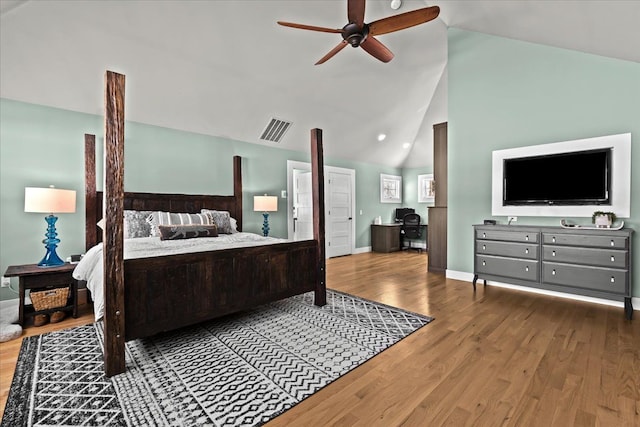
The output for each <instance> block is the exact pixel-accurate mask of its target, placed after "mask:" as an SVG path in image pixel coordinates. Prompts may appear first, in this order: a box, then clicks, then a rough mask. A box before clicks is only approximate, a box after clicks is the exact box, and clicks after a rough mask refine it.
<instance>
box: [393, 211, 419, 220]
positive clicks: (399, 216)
mask: <svg viewBox="0 0 640 427" xmlns="http://www.w3.org/2000/svg"><path fill="white" fill-rule="evenodd" d="M415 211H416V210H415V209H414V208H396V222H402V220H403V219H404V216H405V215H406V214H408V213H414V212H415Z"/></svg>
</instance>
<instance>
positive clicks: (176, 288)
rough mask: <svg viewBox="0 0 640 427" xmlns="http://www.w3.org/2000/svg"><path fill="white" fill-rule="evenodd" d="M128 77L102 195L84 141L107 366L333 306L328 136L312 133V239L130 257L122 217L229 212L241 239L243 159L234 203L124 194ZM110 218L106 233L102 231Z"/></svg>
mask: <svg viewBox="0 0 640 427" xmlns="http://www.w3.org/2000/svg"><path fill="white" fill-rule="evenodd" d="M124 85H125V76H124V75H121V74H117V73H113V72H110V71H107V73H106V75H105V138H104V150H105V154H104V155H105V168H104V176H105V188H104V192H99V191H96V173H95V161H96V157H95V136H94V135H85V197H86V227H85V232H86V247H87V249H89V248H90V247H92V246H94V245H95V244H96V243H98V242H99V241H102V242H103V253H104V258H103V263H104V283H105V286H104V306H105V309H104V334H105V341H104V366H105V374H106V375H107V376H112V375H116V374H119V373H122V372H124V371H125V369H126V367H125V341H128V340H132V339H136V338H142V337H148V336H151V335H154V334H157V333H159V332H164V331H169V330H173V329H177V328H180V327H183V326H187V325H192V324H195V323H199V322H202V321H205V320H210V319H213V318H216V317H220V316H224V315H226V314H230V313H234V312H238V311H241V310H245V309H249V308H253V307H255V306H257V305H260V304H264V303H267V302H270V301H276V300H279V299H283V298H287V297H290V296H293V295H297V294H301V293H304V292H309V291H314V292H315V294H314V296H315V300H314V303H315V304H316V305H319V306H321V305H324V304H325V303H326V283H325V241H324V180H323V154H322V131H321V130H320V129H312V130H311V163H312V165H311V166H312V185H313V190H312V191H313V202H314V207H313V223H314V238H313V240H307V241H298V242H286V243H277V244H273V245H268V246H258V247H250V248H234V249H226V250H218V251H210V252H198V253H189V254H179V255H169V256H161V257H154V258H142V259H128V260H124V257H123V244H124V238H123V211H124V209H133V210H159V211H167V212H190V213H197V212H200V209H202V208H208V209H217V210H226V211H229V212H230V214H231V216H232V217H234V218H236V220H237V221H238V229H239V230H242V173H241V167H242V160H241V158H240V157H238V156H235V157H234V158H233V175H234V179H233V195H232V196H206V195H187V194H154V193H132V192H125V191H124V188H123V183H124V161H123V159H124ZM101 218H104V226H103V230H102V231H101V230H100V229H99V228H97V226H96V224H97V222H98V221H99V220H100V219H101Z"/></svg>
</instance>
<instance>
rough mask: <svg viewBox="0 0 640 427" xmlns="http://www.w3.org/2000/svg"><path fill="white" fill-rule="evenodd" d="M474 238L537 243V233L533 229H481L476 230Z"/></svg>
mask: <svg viewBox="0 0 640 427" xmlns="http://www.w3.org/2000/svg"><path fill="white" fill-rule="evenodd" d="M476 239H484V240H503V241H506V242H522V243H538V233H537V232H535V231H505V230H487V229H483V230H476Z"/></svg>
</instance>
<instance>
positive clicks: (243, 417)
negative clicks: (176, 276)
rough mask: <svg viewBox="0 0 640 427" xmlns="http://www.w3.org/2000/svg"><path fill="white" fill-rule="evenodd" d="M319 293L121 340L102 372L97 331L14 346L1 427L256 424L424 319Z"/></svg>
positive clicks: (75, 330) (422, 323)
mask: <svg viewBox="0 0 640 427" xmlns="http://www.w3.org/2000/svg"><path fill="white" fill-rule="evenodd" d="M431 320H433V319H432V318H430V317H427V316H422V315H419V314H415V313H410V312H407V311H404V310H400V309H398V308H394V307H390V306H386V305H383V304H379V303H374V302H372V301H368V300H365V299H362V298H357V297H354V296H352V295H348V294H344V293H340V292H336V291H327V305H326V306H324V307H316V306H314V305H313V293H307V294H303V295H299V296H295V297H292V298H288V299H286V300H282V301H278V302H275V303H271V304H267V305H265V306H261V307H258V308H256V309H255V310H251V311H246V312H243V313H239V314H236V315H232V316H228V317H224V318H222V319H217V320H214V321H210V322H208V323H204V324H201V325H197V326H194V327H190V328H185V329H181V330H178V331H175V332H171V333H166V334H162V335H158V336H155V337H153V338H147V339H140V340H134V341H130V342H128V343H127V345H126V351H127V354H126V358H127V359H126V360H127V371H126V373H124V374H121V375H116V376H114V377H112V378H107V377H105V376H104V367H103V360H102V357H103V354H102V340H103V334H102V325H101V323H96V324H93V325H87V326H83V327H78V328H72V329H67V330H63V331H59V332H53V333H49V334H44V335H40V336H33V337H28V338H25V339H24V340H23V343H22V348H21V350H20V356H19V359H18V364H17V367H16V373H15V376H14V379H13V383H12V385H11V390H10V392H9V398H8V400H7V405H6V408H5V413H4V417H3V420H2V426H5V425H6V426H22V425H25V426H26V425H29V426H31V425H32V426H52V425H56V426H59V425H74V426H75V425H99V426H142V425H144V426H197V425H206V426H251V425H261V424H263V423H265V422H267V421H269V420H270V419H272V418H274V417H276V416H277V415H278V414H281V413H282V412H284V411H286V410H287V409H289V408H291V407H293V406H294V405H296V404H297V403H299V402H301V401H302V400H303V399H305V398H306V397H308V396H310V395H312V394H313V393H315V392H316V391H318V390H319V389H320V388H322V387H324V386H326V385H327V384H329V383H331V382H332V381H334V380H336V379H337V378H339V377H340V376H341V375H344V374H345V373H347V372H348V371H350V370H352V369H354V368H356V367H357V366H358V365H360V364H362V363H364V362H365V361H367V360H368V359H370V358H371V357H373V356H375V355H376V354H378V353H380V352H381V351H383V350H384V349H386V348H388V347H390V346H391V345H393V344H394V343H396V342H398V341H400V340H401V339H402V338H404V337H406V336H407V335H409V334H411V333H412V332H415V331H416V330H418V329H419V328H421V327H423V326H425V325H426V324H428V323H429V322H430V321H431Z"/></svg>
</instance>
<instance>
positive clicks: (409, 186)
mask: <svg viewBox="0 0 640 427" xmlns="http://www.w3.org/2000/svg"><path fill="white" fill-rule="evenodd" d="M428 173H433V171H432V170H431V168H429V169H427V168H404V169H402V186H403V189H402V192H403V194H402V199H403V201H404V203H403V204H402V205H403V206H406V207H409V208H414V209H415V210H416V213H418V214H420V220H421V222H423V223H425V224H426V223H428V222H429V221H428V215H427V208H428V207H429V206H433V203H418V175H423V174H428Z"/></svg>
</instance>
